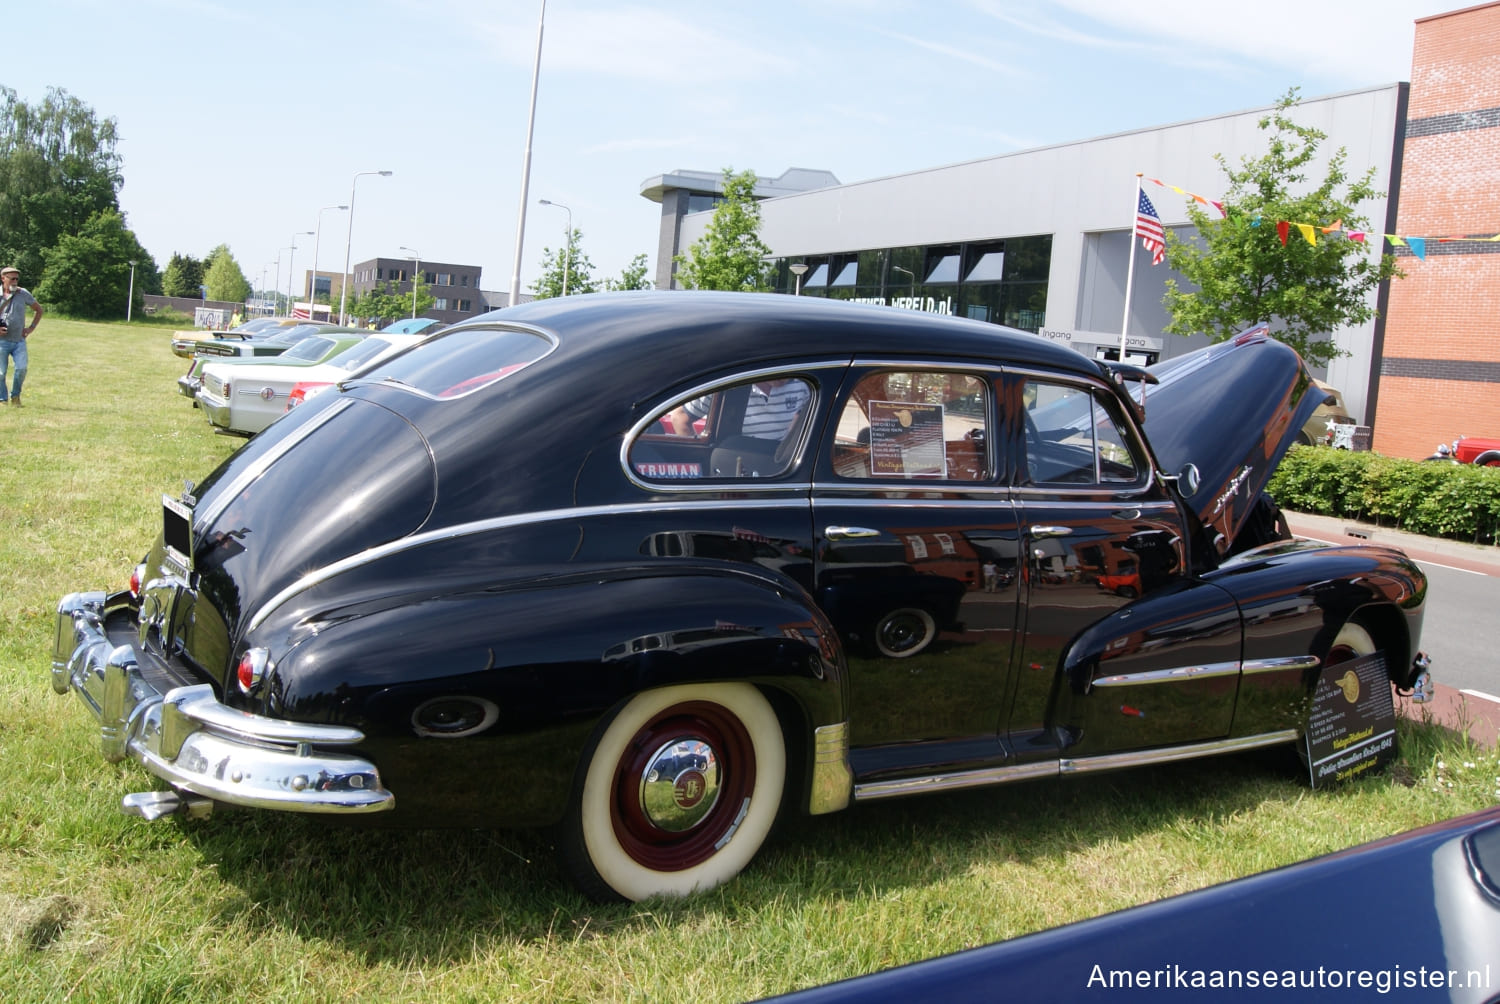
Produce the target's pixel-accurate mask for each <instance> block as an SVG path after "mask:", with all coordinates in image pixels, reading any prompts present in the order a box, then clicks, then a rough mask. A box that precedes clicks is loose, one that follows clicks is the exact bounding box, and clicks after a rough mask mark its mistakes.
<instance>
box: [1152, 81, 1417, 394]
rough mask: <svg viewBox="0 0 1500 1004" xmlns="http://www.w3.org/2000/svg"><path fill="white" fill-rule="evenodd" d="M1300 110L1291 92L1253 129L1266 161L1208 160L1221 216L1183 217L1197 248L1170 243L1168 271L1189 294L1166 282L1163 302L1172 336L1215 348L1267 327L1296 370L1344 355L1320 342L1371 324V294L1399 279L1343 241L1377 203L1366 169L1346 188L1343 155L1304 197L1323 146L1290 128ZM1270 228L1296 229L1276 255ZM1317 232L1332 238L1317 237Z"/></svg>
mask: <svg viewBox="0 0 1500 1004" xmlns="http://www.w3.org/2000/svg"><path fill="white" fill-rule="evenodd" d="M1297 103H1298V99H1297V89H1296V88H1292V89H1291V90H1289V91H1287V93H1286V94H1285V95H1283V96H1282V97H1281V99H1280V100H1279V101H1277V103H1276V109H1275V111H1273V112H1272V113H1271V114H1270V115H1267V116H1266V117H1265V118H1263V119H1261V120H1260V128H1261V129H1263V130H1269V131H1270V138H1269V139H1270V141H1269V147H1268V149H1267V151H1266V153H1265V154H1264V155H1262V156H1260V157H1258V158H1251V157H1243V158H1241V160H1240V166H1239V167H1238V169H1236V168H1233V167H1230V166H1229V164H1228V163H1227V162H1226V160H1225V158H1224V157H1223V155H1219V156H1217V157H1216V159H1217V160H1218V162H1219V167H1220V168H1221V169H1222V170H1223V171H1224V174H1225V176H1226V177H1227V178H1228V179H1229V187H1228V190H1227V192H1226V193H1225V196H1224V209H1225V212H1226V213H1227V214H1228V215H1227V217H1226V218H1223V219H1220V218H1219V217H1218V216H1217V214H1214V215H1212V216H1211V215H1210V214H1208V213H1205V212H1204V211H1203V210H1202V208H1201V207H1200V206H1198V205H1197V204H1196V203H1190V204H1189V206H1188V216H1189V218H1191V219H1192V221H1193V225H1194V226H1196V227H1197V228H1198V239H1197V240H1189V241H1184V240H1178V239H1177V237H1176V236H1175V235H1174V234H1173V233H1172V232H1171V231H1168V233H1167V261H1168V263H1169V264H1170V265H1171V266H1172V268H1173V269H1175V270H1176V271H1178V272H1180V273H1181V274H1182V275H1183V277H1184V278H1186V279H1187V280H1188V281H1189V282H1191V283H1192V284H1193V285H1194V286H1196V287H1197V288H1196V289H1194V290H1191V291H1189V290H1184V289H1181V288H1179V287H1178V285H1177V283H1176V282H1175V281H1171V280H1168V282H1167V292H1166V295H1165V297H1164V298H1163V302H1164V303H1165V305H1166V308H1167V311H1168V312H1169V313H1170V314H1171V315H1172V320H1171V323H1170V324H1168V325H1167V331H1168V332H1170V333H1171V334H1177V335H1191V334H1196V333H1198V332H1203V333H1205V334H1207V335H1208V336H1209V337H1210V338H1211V339H1213V340H1214V341H1216V342H1222V341H1224V340H1226V339H1228V338H1230V337H1231V336H1233V335H1234V334H1235V332H1237V331H1240V330H1242V329H1244V328H1246V327H1249V326H1250V325H1253V324H1259V323H1266V324H1269V325H1271V328H1272V333H1273V334H1274V335H1275V336H1276V337H1277V338H1279V339H1280V340H1281V341H1283V342H1286V343H1287V344H1288V345H1290V346H1292V347H1293V348H1295V349H1296V350H1297V351H1298V352H1299V353H1301V355H1302V358H1303V359H1305V360H1307V361H1308V362H1310V363H1313V364H1316V365H1326V364H1327V363H1328V361H1329V360H1330V359H1333V358H1334V357H1336V356H1339V355H1345V354H1346V353H1345V352H1344V351H1343V350H1342V349H1340V348H1338V346H1336V345H1335V344H1334V343H1333V342H1332V341H1331V340H1330V339H1329V334H1330V333H1331V332H1332V331H1334V330H1335V329H1337V328H1341V327H1344V326H1346V325H1358V324H1363V323H1365V322H1366V321H1368V320H1369V319H1370V318H1371V317H1372V316H1374V313H1375V311H1374V308H1372V307H1371V306H1370V304H1369V292H1370V290H1371V289H1373V288H1374V287H1375V286H1376V285H1378V284H1379V283H1381V282H1383V281H1384V280H1386V279H1389V278H1391V277H1393V276H1397V277H1399V276H1400V275H1401V273H1400V272H1399V271H1398V270H1397V268H1396V263H1395V259H1394V258H1392V257H1391V256H1389V255H1382V254H1380V253H1379V249H1378V248H1375V249H1372V248H1371V247H1370V245H1368V244H1365V243H1362V242H1359V241H1353V240H1349V239H1347V238H1346V237H1345V236H1344V234H1345V232H1348V231H1358V230H1366V229H1368V226H1369V223H1368V220H1367V219H1366V218H1365V217H1363V216H1361V215H1360V214H1359V206H1360V204H1361V203H1364V202H1367V201H1369V200H1371V199H1376V198H1379V197H1380V193H1378V192H1376V191H1375V189H1374V186H1373V181H1374V177H1375V169H1374V168H1373V167H1372V168H1370V169H1369V170H1367V171H1365V172H1364V174H1363V175H1361V176H1359V177H1357V178H1351V177H1350V176H1349V173H1348V170H1347V167H1346V161H1347V152H1346V151H1345V150H1344V148H1342V147H1340V148H1339V150H1338V152H1337V153H1335V154H1334V155H1333V156H1332V157H1331V158H1330V159H1329V162H1328V168H1327V172H1326V174H1325V175H1324V178H1323V181H1322V183H1321V184H1319V185H1318V186H1317V187H1316V188H1311V189H1309V188H1308V187H1307V185H1306V184H1305V183H1306V181H1307V173H1308V172H1307V169H1308V166H1309V164H1310V163H1311V162H1312V161H1313V159H1314V157H1315V156H1316V154H1317V150H1318V144H1319V143H1320V142H1321V141H1323V140H1324V139H1327V138H1328V137H1327V134H1326V133H1323V132H1321V131H1319V130H1317V129H1314V128H1312V127H1310V126H1303V125H1298V124H1297V123H1296V122H1294V121H1293V120H1292V119H1291V117H1290V114H1289V112H1290V111H1291V109H1292V108H1293V107H1295V106H1296V105H1297ZM1279 221H1289V222H1290V223H1292V224H1293V226H1291V227H1290V231H1289V234H1288V236H1287V238H1286V242H1285V246H1283V243H1282V237H1281V235H1280V234H1279V233H1278V227H1277V223H1278V222H1279ZM1297 223H1307V224H1316V225H1317V226H1316V227H1315V228H1314V230H1313V236H1314V238H1315V239H1316V241H1317V243H1316V244H1313V243H1309V242H1308V241H1307V240H1306V239H1304V237H1303V235H1302V233H1301V231H1300V230H1299V229H1298V227H1297V226H1295V224H1297ZM1325 226H1331V227H1334V228H1339V229H1334V230H1331V231H1330V232H1329V233H1327V234H1325V233H1323V232H1322V227H1325Z"/></svg>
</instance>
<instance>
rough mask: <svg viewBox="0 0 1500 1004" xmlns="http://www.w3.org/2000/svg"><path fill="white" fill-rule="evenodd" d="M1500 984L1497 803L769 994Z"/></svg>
mask: <svg viewBox="0 0 1500 1004" xmlns="http://www.w3.org/2000/svg"><path fill="white" fill-rule="evenodd" d="M1393 917H1400V918H1401V922H1400V923H1393V922H1392V918H1393ZM998 988H1004V991H1003V994H1002V993H1000V992H999V989H998ZM1497 991H1500V807H1495V808H1491V809H1485V810H1482V811H1480V812H1474V813H1470V814H1469V815H1467V816H1462V817H1460V818H1458V819H1449V820H1445V821H1443V822H1440V823H1433V824H1431V825H1429V826H1424V827H1422V828H1420V829H1417V830H1412V831H1411V832H1409V833H1402V834H1398V835H1397V836H1394V837H1387V838H1385V839H1384V840H1377V841H1374V842H1372V843H1368V844H1364V845H1362V846H1359V847H1353V848H1350V849H1349V850H1346V851H1337V852H1335V853H1333V854H1326V855H1324V856H1322V857H1319V858H1314V859H1313V860H1311V861H1303V862H1299V863H1298V864H1294V865H1288V866H1287V867H1285V868H1278V869H1276V870H1274V871H1269V872H1264V873H1262V874H1259V875H1251V876H1248V877H1246V878H1242V879H1238V880H1236V881H1233V882H1226V883H1223V884H1222V885H1216V886H1211V887H1209V888H1207V889H1201V890H1198V891H1197V892H1190V893H1184V894H1183V895H1181V896H1173V897H1170V898H1168V899H1163V900H1158V901H1157V902H1154V903H1147V904H1146V905H1144V906H1138V907H1134V908H1132V909H1129V910H1120V911H1118V912H1116V913H1111V914H1106V915H1105V916H1103V917H1095V918H1093V919H1090V920H1082V921H1079V922H1077V923H1075V924H1068V925H1066V926H1064V927H1059V928H1054V929H1052V930H1050V931H1041V932H1039V933H1036V934H1028V935H1026V936H1024V937H1021V938H1015V939H1013V940H1011V941H1002V942H999V943H997V944H993V945H986V946H984V947H982V948H973V949H969V950H968V951H964V952H955V953H953V954H952V955H945V956H942V957H940V958H936V959H928V960H926V961H924V962H915V963H912V964H911V965H908V966H902V967H900V968H897V969H888V970H886V971H884V972H878V973H872V974H870V975H867V976H860V977H856V978H854V979H849V980H844V981H842V982H839V983H832V984H829V985H827V986H822V987H814V988H812V989H809V990H803V991H800V992H797V993H792V994H788V995H786V996H784V997H775V998H770V1000H774V1001H777V1002H780V1004H887V1002H889V1004H907V1002H909V1001H943V1002H944V1004H962V1002H968V1001H985V1002H988V1001H994V1000H997V999H1005V1000H1022V1001H1027V1002H1028V1004H1043V1002H1047V1001H1066V1002H1072V1001H1077V1000H1084V999H1087V998H1089V997H1090V996H1091V995H1098V996H1103V997H1113V996H1118V995H1120V994H1122V993H1123V994H1124V995H1125V996H1127V997H1128V996H1135V997H1136V998H1137V999H1141V998H1148V999H1152V1000H1156V999H1162V998H1173V999H1175V998H1181V999H1183V1000H1207V999H1214V998H1218V997H1220V996H1224V995H1226V994H1230V995H1233V999H1236V1000H1243V999H1246V998H1247V997H1249V998H1257V999H1259V998H1262V997H1263V998H1270V999H1281V1000H1296V1001H1324V1000H1333V1001H1348V1000H1371V999H1378V1000H1385V999H1390V1000H1400V1001H1413V1000H1434V1001H1472V1002H1474V1004H1482V1002H1486V1001H1489V1002H1493V1001H1495V1000H1496V999H1497V997H1496V993H1497Z"/></svg>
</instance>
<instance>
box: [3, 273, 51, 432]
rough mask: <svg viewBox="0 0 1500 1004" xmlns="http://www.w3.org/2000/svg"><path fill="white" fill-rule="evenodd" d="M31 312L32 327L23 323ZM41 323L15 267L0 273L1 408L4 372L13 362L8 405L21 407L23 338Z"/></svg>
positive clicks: (33, 299)
mask: <svg viewBox="0 0 1500 1004" xmlns="http://www.w3.org/2000/svg"><path fill="white" fill-rule="evenodd" d="M27 307H30V308H31V323H30V324H27V323H26V308H27ZM41 320H42V305H41V304H39V303H37V302H36V297H34V296H32V295H31V294H30V293H28V292H27V291H26V290H24V289H22V288H21V270H20V269H18V268H16V267H15V266H14V265H9V266H6V267H5V268H3V269H0V404H5V403H6V400H7V398H6V393H5V371H6V369H7V367H8V365H9V362H10V360H12V359H14V360H15V361H16V376H15V379H14V381H13V382H12V383H11V387H10V396H9V403H11V404H14V405H17V406H19V405H20V403H21V384H22V383H24V382H25V380H26V336H27V335H29V334H31V333H32V332H33V331H35V330H36V326H37V325H38V324H39V323H41Z"/></svg>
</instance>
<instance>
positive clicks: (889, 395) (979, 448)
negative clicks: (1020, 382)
mask: <svg viewBox="0 0 1500 1004" xmlns="http://www.w3.org/2000/svg"><path fill="white" fill-rule="evenodd" d="M989 412H990V409H989V387H988V385H987V384H986V383H985V381H984V380H982V379H980V378H979V377H977V376H973V375H970V374H967V373H953V372H947V371H941V370H886V371H881V372H878V373H870V374H867V375H866V376H864V377H862V378H861V379H860V381H859V383H858V384H856V385H855V388H854V392H853V393H852V394H850V395H849V398H848V400H846V401H845V402H844V406H843V409H842V410H841V412H840V414H839V418H838V427H837V431H836V433H835V436H834V444H833V457H832V460H833V469H834V471H835V473H837V474H838V475H839V476H841V477H845V478H858V479H864V478H894V479H932V480H948V481H983V480H986V479H987V478H988V477H989V458H988V454H987V451H986V449H985V444H986V442H988V440H989Z"/></svg>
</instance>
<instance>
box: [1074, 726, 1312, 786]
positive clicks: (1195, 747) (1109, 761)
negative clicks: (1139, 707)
mask: <svg viewBox="0 0 1500 1004" xmlns="http://www.w3.org/2000/svg"><path fill="white" fill-rule="evenodd" d="M1301 735H1302V733H1300V732H1298V731H1297V730H1296V729H1284V730H1282V731H1281V732H1266V733H1264V734H1262V735H1258V736H1242V737H1240V738H1238V739H1216V740H1214V741H1213V742H1207V743H1193V744H1191V745H1189V746H1170V747H1167V748H1166V749H1149V750H1137V751H1135V752H1131V753H1105V754H1101V755H1100V756H1088V757H1079V758H1078V759H1076V760H1069V759H1063V760H1062V761H1060V762H1059V763H1058V769H1059V772H1060V773H1062V774H1064V775H1067V774H1085V773H1088V772H1090V771H1098V770H1118V769H1120V768H1122V767H1145V766H1147V765H1148V764H1155V763H1173V762H1175V761H1178V760H1196V759H1197V758H1198V757H1205V756H1217V755H1218V754H1220V753H1239V752H1242V751H1244V750H1253V749H1260V748H1261V747H1262V746H1279V745H1280V744H1282V743H1290V742H1296V741H1297V738H1298V737H1299V736H1301Z"/></svg>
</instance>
